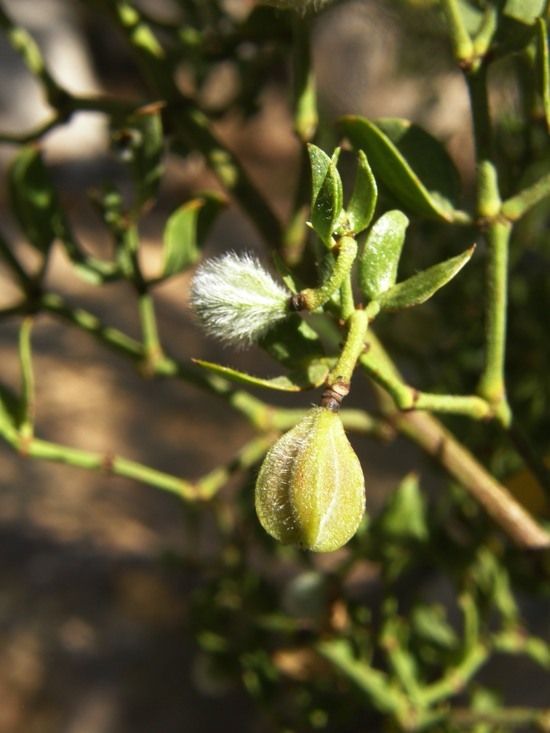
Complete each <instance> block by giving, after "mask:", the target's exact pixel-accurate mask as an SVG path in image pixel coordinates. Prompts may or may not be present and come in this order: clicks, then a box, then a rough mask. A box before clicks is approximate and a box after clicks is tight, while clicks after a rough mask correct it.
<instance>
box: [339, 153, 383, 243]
mask: <svg viewBox="0 0 550 733" xmlns="http://www.w3.org/2000/svg"><path fill="white" fill-rule="evenodd" d="M357 164H358V167H357V176H356V178H355V186H354V188H353V193H352V194H351V199H350V201H349V203H348V206H347V209H346V213H347V215H348V221H349V225H350V227H351V231H352V232H353V233H354V234H359V233H360V232H362V231H363V230H364V229H366V228H367V227H368V225H369V224H370V223H371V220H372V217H373V214H374V210H375V208H376V202H377V200H378V188H377V186H376V181H375V179H374V175H373V173H372V171H371V169H370V166H369V163H368V161H367V156H366V155H365V153H364V152H363V150H359V152H358V154H357Z"/></svg>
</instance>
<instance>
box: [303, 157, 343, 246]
mask: <svg viewBox="0 0 550 733" xmlns="http://www.w3.org/2000/svg"><path fill="white" fill-rule="evenodd" d="M339 152H340V151H339V150H336V151H335V153H334V155H333V157H332V159H331V158H329V157H328V155H327V154H326V153H325V152H323V151H322V150H321V149H320V148H317V147H316V146H315V145H311V144H310V145H308V153H309V159H310V163H311V177H312V200H311V226H312V227H313V229H314V230H315V231H316V232H317V234H318V235H319V237H320V238H321V239H322V241H323V242H324V243H325V244H326V245H327V246H328V247H330V246H331V245H332V234H333V231H334V228H335V225H336V223H337V222H338V218H339V216H340V214H341V212H342V207H343V189H342V179H341V178H340V174H339V173H338V170H337V168H336V163H337V161H338V155H339Z"/></svg>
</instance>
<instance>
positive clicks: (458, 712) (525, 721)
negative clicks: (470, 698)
mask: <svg viewBox="0 0 550 733" xmlns="http://www.w3.org/2000/svg"><path fill="white" fill-rule="evenodd" d="M449 717H450V722H451V724H452V727H453V729H454V728H468V729H470V728H471V729H475V730H477V728H478V726H480V725H487V726H489V729H490V730H492V731H496V730H501V729H502V728H512V729H513V730H515V729H518V728H521V729H522V730H523V729H524V728H529V729H531V728H533V727H534V728H538V729H539V730H540V731H541V732H542V733H544V732H547V731H550V708H546V709H544V708H541V709H538V708H519V707H518V708H499V709H498V710H489V711H486V712H479V711H476V710H468V709H465V710H463V709H456V708H455V709H454V710H452V711H451V712H450V713H449ZM483 730H485V728H483Z"/></svg>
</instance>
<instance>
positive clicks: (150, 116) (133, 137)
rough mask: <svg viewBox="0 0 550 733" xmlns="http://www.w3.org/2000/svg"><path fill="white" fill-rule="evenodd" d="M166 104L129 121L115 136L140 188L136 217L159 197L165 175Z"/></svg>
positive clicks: (141, 111)
mask: <svg viewBox="0 0 550 733" xmlns="http://www.w3.org/2000/svg"><path fill="white" fill-rule="evenodd" d="M162 107H163V104H161V103H155V104H149V105H147V106H146V107H141V108H140V109H138V110H137V111H136V112H135V113H134V114H133V115H131V116H130V117H128V118H127V119H126V120H124V121H123V123H122V124H121V125H119V126H118V127H117V128H116V129H115V130H114V131H113V133H112V140H113V147H114V149H115V151H116V152H117V153H118V154H119V156H120V157H121V158H122V160H123V161H124V162H126V163H127V164H128V166H129V168H130V171H131V172H132V177H133V179H134V184H135V186H136V193H137V200H136V204H135V207H134V209H135V213H139V212H140V211H141V210H142V209H143V207H145V206H147V205H149V204H150V202H151V201H152V200H153V199H154V198H155V197H156V195H157V191H158V187H159V183H160V178H161V176H162V173H163V163H162V158H163V153H164V140H163V133H162V119H161V110H162Z"/></svg>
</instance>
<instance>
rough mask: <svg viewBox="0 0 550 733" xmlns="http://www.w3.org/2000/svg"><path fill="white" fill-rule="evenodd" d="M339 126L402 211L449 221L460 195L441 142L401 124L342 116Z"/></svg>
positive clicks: (420, 129)
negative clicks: (366, 160) (365, 155)
mask: <svg viewBox="0 0 550 733" xmlns="http://www.w3.org/2000/svg"><path fill="white" fill-rule="evenodd" d="M340 125H341V127H342V129H343V131H344V133H345V134H346V136H347V137H348V138H349V140H350V141H351V143H352V144H353V146H354V147H355V148H356V149H358V150H364V151H365V153H366V154H367V157H368V160H369V163H370V166H371V168H372V170H373V172H374V175H375V176H376V180H377V181H378V183H379V184H383V185H384V186H385V187H386V188H387V189H388V191H389V192H390V193H391V194H392V196H393V197H394V198H395V199H396V200H397V201H398V202H399V203H400V204H401V205H402V206H404V207H405V208H406V209H408V210H410V211H411V212H413V213H415V214H417V215H419V216H424V217H428V218H431V219H443V220H446V221H452V219H453V215H454V212H455V210H456V205H457V202H458V198H459V195H460V179H459V176H458V172H457V169H456V167H455V165H454V163H453V162H452V160H451V158H450V157H449V155H448V153H447V151H446V150H445V148H444V147H443V145H441V143H440V142H439V141H438V140H436V139H435V138H434V137H432V136H431V135H430V134H429V133H427V132H426V131H425V130H423V129H422V128H421V127H419V126H418V125H415V124H413V123H411V122H409V121H407V120H402V119H383V120H378V121H377V122H376V123H373V122H369V121H368V120H366V119H364V118H362V117H351V116H350V117H345V118H343V120H341V122H340Z"/></svg>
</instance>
